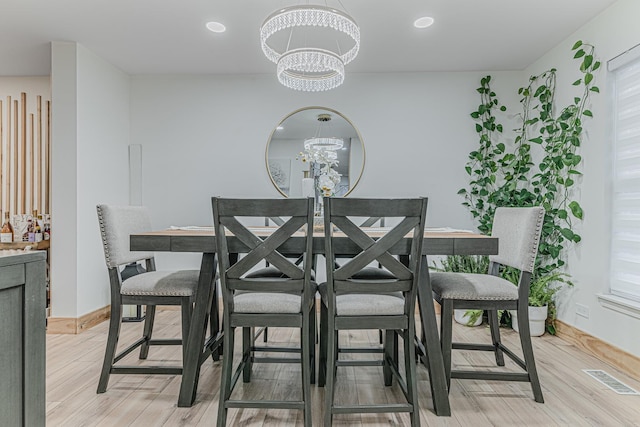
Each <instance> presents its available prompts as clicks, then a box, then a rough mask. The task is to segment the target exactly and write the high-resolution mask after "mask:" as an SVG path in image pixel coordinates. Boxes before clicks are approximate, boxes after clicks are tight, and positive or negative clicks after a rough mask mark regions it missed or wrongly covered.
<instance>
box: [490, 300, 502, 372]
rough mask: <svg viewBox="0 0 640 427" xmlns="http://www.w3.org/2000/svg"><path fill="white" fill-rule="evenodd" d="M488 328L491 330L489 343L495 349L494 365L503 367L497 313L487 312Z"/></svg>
mask: <svg viewBox="0 0 640 427" xmlns="http://www.w3.org/2000/svg"><path fill="white" fill-rule="evenodd" d="M487 314H488V318H489V326H490V328H491V342H492V344H493V348H494V349H495V350H494V352H495V356H496V364H497V365H498V366H504V354H503V353H502V350H501V349H500V324H499V322H498V311H497V310H488V311H487Z"/></svg>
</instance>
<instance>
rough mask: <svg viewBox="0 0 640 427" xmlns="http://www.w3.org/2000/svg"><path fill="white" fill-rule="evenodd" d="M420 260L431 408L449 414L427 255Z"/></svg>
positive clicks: (420, 304) (419, 296)
mask: <svg viewBox="0 0 640 427" xmlns="http://www.w3.org/2000/svg"><path fill="white" fill-rule="evenodd" d="M421 262H422V266H421V269H420V280H419V287H418V309H419V310H420V321H421V322H422V331H423V333H422V336H423V340H424V342H423V344H424V348H425V350H426V353H427V354H425V357H424V358H423V363H424V364H425V365H426V366H427V368H428V369H429V384H430V386H431V397H432V399H433V409H434V411H435V413H436V415H440V416H451V406H450V405H449V390H448V388H447V381H446V377H445V373H444V361H443V359H442V350H441V349H440V338H439V336H438V324H437V323H436V310H435V308H434V307H433V291H432V289H431V282H430V281H429V266H428V265H427V257H426V256H423V257H422V261H421Z"/></svg>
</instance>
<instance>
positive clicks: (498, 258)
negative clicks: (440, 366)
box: [430, 207, 545, 403]
mask: <svg viewBox="0 0 640 427" xmlns="http://www.w3.org/2000/svg"><path fill="white" fill-rule="evenodd" d="M544 214H545V212H544V209H543V208H542V207H531V208H498V209H496V212H495V216H494V219H493V229H492V232H491V235H492V236H493V237H498V239H499V240H498V241H499V250H498V255H492V256H490V257H489V261H490V263H489V274H472V273H449V272H433V273H431V274H430V277H431V286H432V288H433V293H434V295H435V298H436V301H438V302H439V303H440V305H441V306H442V309H441V314H440V316H441V317H440V327H441V333H440V340H441V347H442V356H443V358H444V366H445V374H446V378H447V385H448V386H449V388H450V384H451V378H459V379H473V380H501V381H528V382H530V383H531V388H532V389H533V396H534V399H535V401H536V402H540V403H542V402H544V399H543V397H542V389H541V388H540V381H539V379H538V372H537V369H536V363H535V358H534V355H533V346H532V344H531V336H530V333H529V284H530V283H531V275H532V272H533V269H534V266H535V260H536V255H537V254H538V244H539V242H540V233H541V230H542V223H543V220H544ZM502 266H508V267H512V268H516V269H518V270H520V279H519V282H518V285H517V286H515V285H514V284H513V283H511V282H509V281H508V280H506V279H503V278H502V277H500V268H501V267H502ZM454 309H478V310H487V312H488V315H489V326H490V328H491V340H492V343H491V344H472V343H454V342H452V333H453V326H452V325H453V323H452V322H453V321H452V316H453V310H454ZM497 310H517V312H518V326H519V329H520V332H519V333H520V343H521V345H522V353H523V357H524V360H522V359H521V358H520V357H518V355H516V354H515V353H514V352H513V351H511V350H510V349H508V348H507V347H505V346H504V344H503V343H502V341H501V340H500V328H499V325H498V314H497ZM452 349H461V350H480V351H492V352H494V353H495V359H496V364H497V365H498V366H504V354H506V355H507V356H509V357H510V358H511V359H512V360H513V361H514V362H515V363H516V364H517V365H518V366H519V367H521V368H522V369H523V370H524V371H525V372H499V371H496V370H495V369H494V370H493V371H491V370H489V371H488V370H483V371H480V370H453V369H451V351H452Z"/></svg>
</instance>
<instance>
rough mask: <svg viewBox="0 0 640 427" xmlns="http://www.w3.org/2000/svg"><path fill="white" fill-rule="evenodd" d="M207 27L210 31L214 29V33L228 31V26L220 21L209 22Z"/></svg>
mask: <svg viewBox="0 0 640 427" xmlns="http://www.w3.org/2000/svg"><path fill="white" fill-rule="evenodd" d="M207 29H208V30H209V31H213V32H214V33H224V32H225V31H227V27H225V26H224V25H223V24H221V23H219V22H213V21H212V22H207Z"/></svg>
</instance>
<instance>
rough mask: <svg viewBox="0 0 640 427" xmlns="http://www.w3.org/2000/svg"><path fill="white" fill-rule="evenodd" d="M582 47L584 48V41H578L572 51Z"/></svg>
mask: <svg viewBox="0 0 640 427" xmlns="http://www.w3.org/2000/svg"><path fill="white" fill-rule="evenodd" d="M580 46H582V40H578V41H577V42H576V43H575V44H574V45H573V47H572V48H571V50H576V49H577V48H579V47H580Z"/></svg>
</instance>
